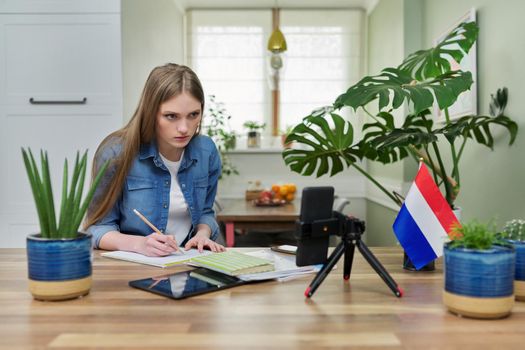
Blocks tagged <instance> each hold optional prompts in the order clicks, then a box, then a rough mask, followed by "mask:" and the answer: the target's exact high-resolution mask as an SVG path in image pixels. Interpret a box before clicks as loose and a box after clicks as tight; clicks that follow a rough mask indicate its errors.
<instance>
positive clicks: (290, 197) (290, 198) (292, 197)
mask: <svg viewBox="0 0 525 350" xmlns="http://www.w3.org/2000/svg"><path fill="white" fill-rule="evenodd" d="M294 198H295V196H294V194H293V193H288V194H287V195H286V201H288V202H291V201H293V200H294Z"/></svg>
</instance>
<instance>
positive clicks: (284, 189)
mask: <svg viewBox="0 0 525 350" xmlns="http://www.w3.org/2000/svg"><path fill="white" fill-rule="evenodd" d="M279 193H280V194H281V196H283V197H284V196H286V195H287V194H288V186H286V185H282V186H281V188H280V189H279Z"/></svg>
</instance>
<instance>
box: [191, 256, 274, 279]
mask: <svg viewBox="0 0 525 350" xmlns="http://www.w3.org/2000/svg"><path fill="white" fill-rule="evenodd" d="M190 264H191V265H195V266H200V267H205V268H207V269H210V270H213V271H218V272H221V273H224V274H226V275H230V276H239V275H245V274H259V273H262V272H267V271H273V270H274V266H273V263H272V261H270V260H267V259H264V258H260V257H256V256H253V255H248V254H243V253H239V252H236V251H231V250H230V251H226V252H222V253H216V254H211V255H207V256H199V257H196V258H192V259H191V261H190Z"/></svg>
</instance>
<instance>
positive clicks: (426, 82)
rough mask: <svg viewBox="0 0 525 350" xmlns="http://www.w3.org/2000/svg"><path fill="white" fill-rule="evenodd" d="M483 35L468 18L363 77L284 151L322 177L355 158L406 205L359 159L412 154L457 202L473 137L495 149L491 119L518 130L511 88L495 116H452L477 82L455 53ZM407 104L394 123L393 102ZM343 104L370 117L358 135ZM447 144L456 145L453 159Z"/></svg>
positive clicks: (303, 169) (496, 99)
mask: <svg viewBox="0 0 525 350" xmlns="http://www.w3.org/2000/svg"><path fill="white" fill-rule="evenodd" d="M477 35H478V27H477V25H476V23H475V22H469V23H462V24H460V25H459V26H458V27H456V28H455V29H454V30H453V31H452V32H451V33H450V34H449V35H448V36H447V37H446V38H445V39H444V40H443V41H442V42H441V43H439V44H438V45H437V46H436V47H433V48H430V49H428V50H420V51H417V52H415V53H413V54H411V55H409V56H408V57H407V58H406V59H405V60H404V61H403V62H402V63H401V65H399V66H398V67H397V68H385V69H383V71H382V72H381V73H380V74H379V75H376V76H367V77H365V78H363V79H361V81H359V82H358V83H357V84H355V85H354V86H351V87H350V88H349V89H348V90H347V91H346V92H345V93H344V94H342V95H340V96H339V97H338V98H337V99H336V100H335V102H334V103H333V105H332V106H329V107H323V108H320V109H318V110H316V111H314V112H312V113H311V114H310V115H308V116H307V117H305V118H304V119H303V121H302V123H301V124H299V125H297V126H295V127H294V129H293V130H292V132H291V133H290V134H289V135H288V137H287V139H286V142H292V141H293V142H294V143H293V144H294V148H292V149H286V150H284V151H283V158H284V161H285V163H286V164H287V165H288V166H289V167H290V168H291V170H293V171H295V172H297V173H300V174H302V175H312V174H314V173H315V174H316V176H318V177H319V176H321V175H324V174H327V173H329V174H330V176H333V175H335V174H337V173H339V172H341V171H343V170H344V168H345V165H346V166H347V167H350V166H352V167H354V168H355V169H357V171H359V172H360V173H362V174H363V175H364V176H365V177H367V178H368V179H369V180H370V181H372V182H373V183H374V184H375V185H376V186H377V187H378V188H379V189H381V190H382V191H383V192H384V193H385V194H386V195H387V196H388V197H389V198H391V199H392V200H393V201H394V202H395V203H397V204H398V205H400V206H401V205H402V197H400V196H399V195H398V194H397V193H395V192H390V191H389V190H387V189H386V188H385V187H384V186H383V185H382V184H381V183H379V182H378V181H377V179H375V178H374V177H373V176H372V175H370V174H369V173H368V172H367V171H366V170H365V169H364V168H363V167H361V165H360V164H361V161H362V160H364V159H368V160H371V161H379V162H381V163H384V164H388V163H394V162H397V161H400V160H402V159H404V158H406V157H411V158H412V159H414V160H415V161H416V162H419V161H420V160H423V161H424V162H425V164H426V165H427V166H428V167H429V169H431V171H432V173H433V176H434V180H435V181H436V183H438V184H439V185H441V186H442V187H443V188H444V193H445V198H446V200H447V202H448V203H449V205H450V206H451V207H452V208H454V200H455V199H456V197H457V195H458V192H459V189H460V184H461V178H460V168H459V165H460V160H461V157H462V156H463V154H464V149H465V146H466V144H467V142H468V141H469V140H473V141H475V142H477V143H479V144H481V145H484V146H486V147H488V148H490V149H493V147H494V135H493V126H496V125H498V126H500V127H502V128H503V129H504V130H506V131H507V132H508V134H509V136H510V141H509V145H512V144H513V143H514V140H515V138H516V134H517V131H518V126H517V124H516V123H515V122H514V121H512V120H511V119H510V118H509V117H507V116H505V115H504V110H505V106H506V103H507V94H508V93H507V89H506V88H504V89H500V90H498V92H497V94H496V96H492V102H491V106H490V114H491V115H490V116H484V115H468V116H464V117H461V118H458V119H454V120H452V119H451V118H450V116H449V110H448V109H449V107H451V106H452V105H453V104H454V103H455V102H456V100H457V99H458V96H459V95H461V94H462V93H464V92H466V91H467V90H469V89H470V87H471V85H472V83H473V80H472V74H471V73H470V72H468V71H461V70H452V69H451V65H450V62H449V61H450V60H451V59H454V60H455V61H457V62H460V61H461V60H462V58H463V57H464V56H466V54H467V53H468V51H469V50H470V48H471V47H472V45H473V44H474V43H475V41H476V38H477ZM372 104H377V110H378V113H371V112H370V111H369V106H371V105H372ZM405 105H407V106H408V110H409V112H408V115H407V116H406V117H405V118H404V121H403V123H402V125H396V124H395V122H394V116H393V114H392V113H393V110H397V109H400V108H403V107H404V106H405ZM436 105H437V108H435V107H434V106H436ZM345 107H351V108H353V109H354V111H358V110H361V111H363V112H364V114H365V115H366V116H367V117H368V118H369V120H368V121H366V122H365V123H363V125H362V126H361V129H362V138H361V139H360V140H355V137H354V130H355V128H354V124H356V123H354V124H353V121H347V120H345V119H343V118H342V117H341V116H340V115H339V114H337V111H339V110H341V109H342V108H345ZM374 108H376V107H374ZM435 110H439V111H440V112H441V113H443V114H444V116H445V118H444V122H443V123H437V122H436V121H435V118H434V117H433V116H432V113H433V112H434V111H435ZM442 143H444V144H442ZM444 152H450V157H449V158H450V161H449V162H448V163H446V160H447V159H445V158H444V157H443V156H442V154H443V153H444Z"/></svg>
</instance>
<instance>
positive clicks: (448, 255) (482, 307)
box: [443, 221, 516, 318]
mask: <svg viewBox="0 0 525 350" xmlns="http://www.w3.org/2000/svg"><path fill="white" fill-rule="evenodd" d="M452 237H453V239H452V240H451V241H450V242H449V243H447V244H445V249H444V260H443V261H444V271H445V272H444V273H445V290H444V293H443V302H444V304H445V306H446V307H447V308H448V310H449V311H451V312H452V313H455V314H458V315H462V316H466V317H473V318H502V317H505V316H508V315H509V314H510V312H511V309H512V306H513V305H514V288H513V281H514V264H515V260H516V253H515V251H514V248H513V247H512V246H511V245H509V244H508V243H507V242H505V241H504V240H503V239H501V238H500V237H499V235H498V234H497V233H496V230H495V228H494V227H493V225H492V224H483V223H479V222H477V221H472V222H469V223H465V224H463V226H456V227H454V228H453V230H452Z"/></svg>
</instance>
